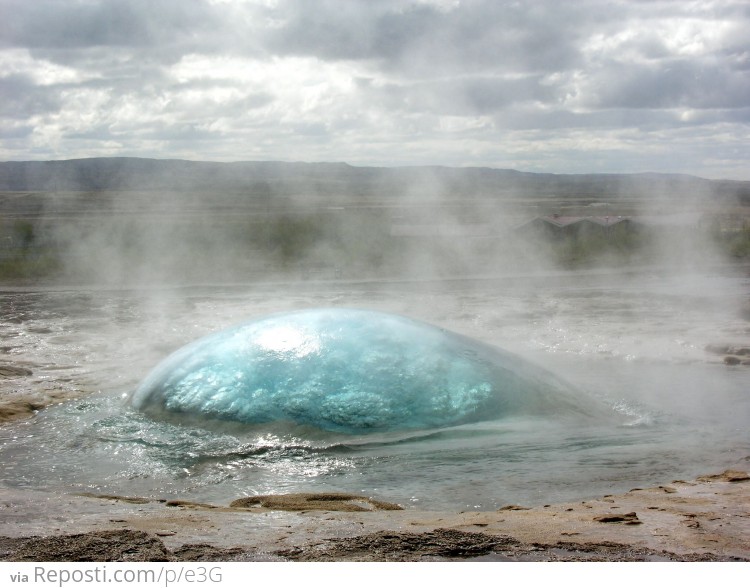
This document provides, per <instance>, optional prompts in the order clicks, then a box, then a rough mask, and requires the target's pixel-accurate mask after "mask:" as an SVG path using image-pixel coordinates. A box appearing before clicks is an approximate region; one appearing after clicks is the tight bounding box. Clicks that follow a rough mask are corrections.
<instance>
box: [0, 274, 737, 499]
mask: <svg viewBox="0 0 750 588" xmlns="http://www.w3.org/2000/svg"><path fill="white" fill-rule="evenodd" d="M749 286H750V284H749V283H748V280H747V279H744V278H737V277H726V276H723V277H722V276H672V277H664V276H656V275H651V276H650V275H645V276H644V275H642V276H638V277H637V279H636V278H634V277H632V276H620V277H618V278H617V279H616V280H615V278H614V277H613V276H598V275H594V274H578V275H574V276H571V275H568V276H543V277H539V278H524V279H516V280H509V279H503V280H500V279H498V280H474V281H467V280H463V281H455V282H449V283H445V282H443V283H440V284H437V283H433V284H426V283H423V284H416V283H412V284H407V283H392V284H382V283H381V284H377V285H376V284H367V283H359V284H342V283H338V284H336V283H329V284H320V283H318V284H312V283H304V282H303V283H297V284H293V285H285V284H278V285H276V286H270V285H266V286H263V287H260V286H252V287H251V286H245V287H239V286H235V287H232V288H228V287H224V288H191V289H184V290H169V291H168V290H164V291H159V292H155V291H151V292H146V293H143V292H141V293H136V292H81V291H60V292H34V293H30V292H7V293H5V294H2V295H0V301H1V302H2V312H1V313H0V336H2V346H1V347H2V349H1V350H0V353H2V355H0V360H1V361H2V362H3V363H9V362H10V363H14V362H19V363H21V362H27V363H26V365H31V366H32V369H33V370H34V376H33V377H32V382H33V385H34V386H39V387H41V388H50V387H52V388H54V387H55V386H60V387H65V386H69V387H76V386H78V387H83V388H85V389H86V390H87V391H89V392H91V393H90V394H88V395H86V396H84V397H82V398H80V399H77V400H71V401H67V402H63V403H61V404H58V405H56V406H52V407H50V408H47V409H45V410H42V411H41V412H40V413H39V414H38V415H37V416H36V417H34V418H33V419H30V420H28V421H24V422H19V423H15V424H11V425H6V426H4V427H2V428H0V463H2V466H1V467H2V474H1V475H0V484H2V485H4V486H6V487H15V488H19V487H29V488H37V489H49V490H55V491H65V492H96V493H106V494H120V495H131V496H132V495H139V496H149V497H155V498H175V497H179V498H182V499H188V500H197V501H207V502H213V503H216V504H226V503H228V502H229V501H231V500H233V499H235V498H238V497H241V496H245V495H251V494H266V493H281V492H299V491H313V492H314V491H346V492H357V493H364V494H366V495H369V496H373V497H377V498H380V499H383V500H390V501H394V502H398V503H400V504H402V505H404V506H405V507H417V508H425V509H450V510H466V509H481V510H490V509H495V508H498V507H500V506H502V505H505V504H509V503H520V504H526V505H536V504H546V503H549V502H553V501H560V500H573V499H583V498H587V497H592V496H597V495H601V494H607V493H613V492H618V491H625V490H628V489H630V488H632V487H635V486H643V485H647V484H659V483H664V482H668V481H670V480H672V479H675V478H686V477H692V476H695V475H698V474H701V473H707V472H713V471H717V470H721V469H722V468H724V467H727V466H730V465H734V464H735V463H736V462H738V461H740V460H741V459H743V458H745V457H746V456H748V455H750V433H749V432H748V427H747V423H748V417H750V386H748V384H749V383H750V368H748V367H746V366H737V367H728V366H725V365H723V363H722V362H721V357H719V356H713V355H711V354H709V353H707V352H706V351H705V347H706V345H709V344H721V343H742V342H743V341H745V342H747V340H748V339H750V323H748V321H747V319H746V318H743V317H742V316H741V314H740V309H741V308H742V304H743V303H745V302H746V298H747V294H748V287H749ZM301 292H305V293H301ZM321 306H341V307H355V308H368V309H373V310H382V311H388V312H395V313H398V314H403V315H406V316H410V317H413V318H416V319H419V320H423V321H427V322H430V323H432V324H435V325H438V326H441V327H445V328H448V329H450V330H453V331H456V332H459V333H462V334H464V335H468V336H470V337H473V338H475V339H478V340H481V341H484V342H486V343H490V344H494V345H497V346H500V347H502V348H504V349H507V350H509V351H512V352H514V353H517V354H519V355H521V356H523V357H525V358H526V359H528V360H530V361H532V362H534V363H536V364H539V365H541V366H544V367H545V368H547V369H548V370H551V371H552V372H554V373H556V374H557V375H559V376H560V377H562V378H564V379H566V380H567V381H568V383H570V384H571V385H572V386H573V387H574V388H575V389H576V390H579V391H580V394H581V398H582V399H585V401H586V402H591V403H597V404H600V405H602V406H604V407H605V408H606V412H607V415H608V416H607V418H602V419H587V420H581V421H576V420H570V419H567V418H560V416H559V415H556V414H535V415H534V416H514V417H509V418H505V419H499V420H495V421H488V422H481V423H474V424H468V425H462V426H456V427H446V428H441V429H432V430H422V431H410V432H408V433H403V432H402V433H396V432H392V433H380V434H374V435H346V434H340V433H338V434H337V433H329V432H323V431H320V430H317V429H314V428H311V427H305V426H295V425H292V424H288V423H272V424H266V425H254V426H250V425H240V424H228V423H224V424H220V425H219V424H216V423H205V422H187V421H177V420H160V419H157V418H151V417H147V416H144V415H143V414H141V413H139V412H137V411H135V410H134V409H132V408H131V407H130V405H129V403H128V398H129V396H130V394H131V393H132V391H133V390H134V389H135V388H136V387H137V385H138V383H139V382H140V380H141V379H142V378H143V377H144V376H145V375H146V374H147V373H148V372H149V370H150V369H151V368H152V367H153V366H154V365H155V364H156V363H158V362H159V361H160V360H161V359H162V358H163V357H164V356H166V355H167V354H168V353H170V352H171V351H173V350H175V349H177V348H178V347H180V346H182V345H183V344H185V343H187V342H189V341H191V340H193V339H195V338H197V337H200V336H203V335H206V334H208V333H211V332H215V331H218V330H220V329H223V328H226V327H228V326H230V325H232V324H236V323H239V322H242V321H245V320H248V319H251V318H254V317H258V316H262V315H264V314H268V313H272V312H278V311H285V310H290V309H299V308H312V307H321ZM20 385H21V384H19V383H18V381H17V380H6V381H5V383H4V384H3V386H4V389H3V393H4V394H5V393H12V392H13V386H20Z"/></svg>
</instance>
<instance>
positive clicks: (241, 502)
mask: <svg viewBox="0 0 750 588" xmlns="http://www.w3.org/2000/svg"><path fill="white" fill-rule="evenodd" d="M229 506H230V507H231V508H253V507H263V508H269V509H274V510H291V511H305V510H330V511H350V512H352V511H354V512H368V511H373V510H403V509H402V508H401V507H400V506H399V505H398V504H394V503H392V502H384V501H382V500H374V499H372V498H368V497H366V496H360V495H357V494H345V493H339V492H332V493H297V494H282V495H265V496H248V497H247V498H240V499H238V500H235V501H233V502H232V503H231V504H230V505H229Z"/></svg>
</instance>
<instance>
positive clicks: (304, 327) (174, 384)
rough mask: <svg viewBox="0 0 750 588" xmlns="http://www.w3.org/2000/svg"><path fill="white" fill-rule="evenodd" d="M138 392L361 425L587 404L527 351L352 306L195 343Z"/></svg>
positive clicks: (187, 408) (229, 417)
mask: <svg viewBox="0 0 750 588" xmlns="http://www.w3.org/2000/svg"><path fill="white" fill-rule="evenodd" d="M131 401H132V404H133V406H134V407H136V408H137V409H139V410H142V411H144V412H146V413H149V414H159V413H164V412H166V413H171V414H184V415H189V416H191V417H199V418H205V419H210V420H225V421H237V422H241V423H268V422H273V421H291V422H294V423H297V424H301V425H311V426H314V427H318V428H320V429H323V430H327V431H335V432H342V433H351V434H362V433H368V432H376V431H394V430H409V429H426V428H434V427H446V426H452V425H458V424H463V423H470V422H477V421H484V420H494V419H497V418H501V417H503V416H506V415H513V414H518V413H526V414H561V413H565V412H567V413H577V412H581V410H582V407H581V406H580V404H579V403H578V402H577V400H576V398H575V395H574V394H573V393H572V391H571V390H570V389H569V388H568V387H567V386H566V385H565V384H563V383H562V382H560V381H559V380H558V379H557V378H555V377H554V376H553V375H552V374H551V373H549V372H547V371H545V370H543V369H541V368H538V367H536V366H534V365H532V364H530V363H528V362H526V361H524V360H523V359H521V358H520V357H517V356H516V355H513V354H511V353H508V352H505V351H503V350H500V349H499V348H496V347H493V346H490V345H487V344H484V343H481V342H479V341H476V340H473V339H471V338H468V337H465V336H462V335H459V334H457V333H452V332H450V331H447V330H445V329H442V328H439V327H436V326H433V325H430V324H427V323H423V322H419V321H416V320H412V319H409V318H406V317H402V316H398V315H393V314H387V313H382V312H374V311H369V310H354V309H340V308H330V309H314V310H301V311H295V312H287V313H281V314H274V315H271V316H267V317H264V318H260V319H256V320H253V321H250V322H247V323H244V324H241V325H238V326H235V327H232V328H229V329H227V330H224V331H221V332H218V333H215V334H212V335H209V336H207V337H204V338H202V339H199V340H197V341H195V342H193V343H190V344H188V345H186V346H185V347H183V348H181V349H179V350H178V351H176V352H175V353H173V354H172V355H170V356H169V357H167V358H166V359H165V360H164V361H163V362H161V363H160V364H159V365H158V366H157V367H156V368H155V369H154V370H153V371H152V372H151V373H150V374H149V375H148V376H147V377H146V378H145V380H144V381H143V382H142V383H141V385H140V386H139V387H138V389H137V390H136V391H135V393H134V394H133V396H132V399H131Z"/></svg>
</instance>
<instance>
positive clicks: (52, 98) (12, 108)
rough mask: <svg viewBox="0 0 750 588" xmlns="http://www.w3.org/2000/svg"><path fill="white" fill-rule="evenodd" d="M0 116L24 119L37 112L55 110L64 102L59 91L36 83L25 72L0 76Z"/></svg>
mask: <svg viewBox="0 0 750 588" xmlns="http://www.w3.org/2000/svg"><path fill="white" fill-rule="evenodd" d="M0 96H2V97H3V98H2V100H0V117H2V118H7V119H17V120H24V119H27V118H28V117H30V116H34V115H37V114H42V113H47V112H55V111H57V110H59V109H60V107H61V105H62V103H61V101H60V98H59V96H58V93H57V92H56V91H55V90H54V89H53V90H51V91H50V90H49V89H47V88H43V87H40V86H38V85H37V84H35V83H34V80H33V79H32V78H31V77H29V76H27V75H24V74H11V75H9V76H5V77H2V78H0Z"/></svg>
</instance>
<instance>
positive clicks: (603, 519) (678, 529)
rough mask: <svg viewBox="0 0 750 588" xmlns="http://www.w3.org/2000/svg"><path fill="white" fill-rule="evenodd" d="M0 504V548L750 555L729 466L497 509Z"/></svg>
mask: <svg viewBox="0 0 750 588" xmlns="http://www.w3.org/2000/svg"><path fill="white" fill-rule="evenodd" d="M747 461H750V457H749V458H747ZM0 513H1V514H2V516H0V559H2V560H5V561H451V560H474V561H477V560H479V561H750V542H748V539H747V538H748V537H750V476H748V474H747V473H746V472H745V471H744V470H739V469H738V470H727V471H725V472H724V473H722V474H718V475H713V476H706V477H702V478H699V479H697V480H693V481H674V482H672V483H670V484H667V485H663V486H658V487H654V488H644V489H639V488H634V489H632V490H631V491H629V492H626V493H625V494H621V495H616V496H604V497H601V498H598V499H596V500H587V501H582V502H576V503H568V504H556V505H544V506H541V507H536V508H526V507H524V506H522V505H508V506H505V507H503V508H501V509H499V510H498V511H494V512H460V513H449V512H448V513H446V512H442V513H441V512H427V511H418V510H402V509H400V507H399V506H398V505H394V504H391V503H388V502H385V501H382V500H375V499H372V498H369V497H365V496H355V495H343V494H326V495H315V494H299V495H283V496H264V497H253V499H252V500H248V499H238V500H237V501H235V502H233V503H232V504H231V505H229V506H222V505H210V504H198V503H193V502H188V501H180V500H173V501H165V500H150V499H145V498H139V497H124V496H111V495H106V496H102V495H57V494H49V493H43V492H33V491H15V490H13V491H11V490H3V491H1V492H0Z"/></svg>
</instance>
